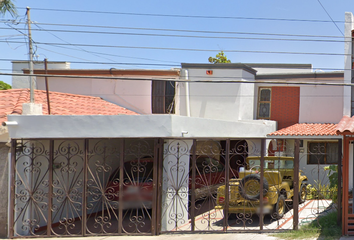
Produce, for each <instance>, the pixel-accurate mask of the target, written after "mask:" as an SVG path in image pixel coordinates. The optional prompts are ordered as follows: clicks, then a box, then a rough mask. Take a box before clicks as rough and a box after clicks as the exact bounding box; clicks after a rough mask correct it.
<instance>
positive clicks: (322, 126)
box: [268, 123, 337, 136]
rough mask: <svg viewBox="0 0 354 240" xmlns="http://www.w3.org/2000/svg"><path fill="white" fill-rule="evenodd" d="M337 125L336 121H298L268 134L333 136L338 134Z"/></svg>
mask: <svg viewBox="0 0 354 240" xmlns="http://www.w3.org/2000/svg"><path fill="white" fill-rule="evenodd" d="M336 127H337V124H334V123H297V124H294V125H291V126H290V127H287V128H283V129H280V130H278V131H276V132H272V133H270V134H268V136H333V135H337V133H336Z"/></svg>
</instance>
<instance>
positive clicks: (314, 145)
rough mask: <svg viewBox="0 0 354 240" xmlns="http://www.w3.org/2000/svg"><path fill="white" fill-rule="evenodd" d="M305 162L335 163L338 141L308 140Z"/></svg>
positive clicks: (336, 160)
mask: <svg viewBox="0 0 354 240" xmlns="http://www.w3.org/2000/svg"><path fill="white" fill-rule="evenodd" d="M307 152H308V158H307V164H336V163H337V162H338V142H308V145H307Z"/></svg>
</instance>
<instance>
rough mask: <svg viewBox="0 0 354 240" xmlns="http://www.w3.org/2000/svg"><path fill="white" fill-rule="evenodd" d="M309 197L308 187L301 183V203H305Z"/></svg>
mask: <svg viewBox="0 0 354 240" xmlns="http://www.w3.org/2000/svg"><path fill="white" fill-rule="evenodd" d="M306 198H307V189H306V185H305V184H301V187H300V191H299V204H300V203H304V202H305V201H306Z"/></svg>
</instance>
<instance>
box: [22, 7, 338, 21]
mask: <svg viewBox="0 0 354 240" xmlns="http://www.w3.org/2000/svg"><path fill="white" fill-rule="evenodd" d="M18 9H24V8H20V7H19V8H18ZM31 9H32V10H38V11H55V12H73V13H95V14H114V15H129V16H149V17H175V18H202V19H234V20H262V21H263V20H270V21H290V22H318V23H326V22H333V21H328V20H315V19H289V18H254V17H231V16H202V15H180V14H155V13H133V12H129V13H127V12H108V11H89V10H74V9H52V8H31ZM335 22H344V21H335Z"/></svg>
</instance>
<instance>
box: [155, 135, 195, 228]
mask: <svg viewBox="0 0 354 240" xmlns="http://www.w3.org/2000/svg"><path fill="white" fill-rule="evenodd" d="M192 144H193V141H192V140H166V141H165V144H164V157H163V173H162V211H161V215H162V216H161V231H173V230H175V231H177V230H178V228H179V227H181V226H183V225H186V224H188V192H189V186H188V185H189V159H190V149H191V147H192Z"/></svg>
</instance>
